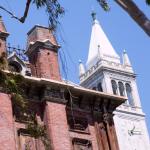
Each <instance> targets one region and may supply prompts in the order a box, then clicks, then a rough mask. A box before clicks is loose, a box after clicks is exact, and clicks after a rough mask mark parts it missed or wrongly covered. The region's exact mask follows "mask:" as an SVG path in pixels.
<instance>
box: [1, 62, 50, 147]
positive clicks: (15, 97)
mask: <svg viewBox="0 0 150 150" xmlns="http://www.w3.org/2000/svg"><path fill="white" fill-rule="evenodd" d="M0 63H1V64H3V59H0ZM1 69H2V68H0V90H2V91H3V92H5V93H8V94H11V100H12V103H13V110H14V111H15V110H17V113H19V114H17V115H19V116H20V117H21V118H20V119H21V120H23V119H26V121H27V122H26V125H27V128H26V129H27V131H28V133H29V134H30V136H32V137H34V138H40V139H41V141H42V142H43V144H44V146H45V149H46V150H49V149H50V148H49V147H50V144H49V143H50V142H49V140H48V138H47V134H46V128H45V126H44V125H40V124H38V122H37V121H36V117H35V114H34V113H30V114H29V103H28V101H27V100H26V99H25V97H24V96H25V93H24V90H23V89H24V86H25V85H27V83H26V81H25V79H24V77H23V76H21V75H19V74H12V73H11V74H8V73H5V72H4V71H2V70H1ZM28 86H29V85H28Z"/></svg>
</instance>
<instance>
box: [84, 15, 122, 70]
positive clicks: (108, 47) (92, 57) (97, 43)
mask: <svg viewBox="0 0 150 150" xmlns="http://www.w3.org/2000/svg"><path fill="white" fill-rule="evenodd" d="M99 59H105V60H108V61H112V62H117V63H120V57H119V55H118V54H117V53H116V51H115V49H114V48H113V46H112V44H111V43H110V41H109V39H108V38H107V36H106V34H105V33H104V31H103V29H102V27H101V25H100V23H99V21H98V20H97V19H96V18H94V19H93V25H92V33H91V39H90V45H89V54H88V60H87V63H86V64H87V68H88V69H90V68H91V67H92V66H93V65H95V64H96V63H97V61H98V60H99Z"/></svg>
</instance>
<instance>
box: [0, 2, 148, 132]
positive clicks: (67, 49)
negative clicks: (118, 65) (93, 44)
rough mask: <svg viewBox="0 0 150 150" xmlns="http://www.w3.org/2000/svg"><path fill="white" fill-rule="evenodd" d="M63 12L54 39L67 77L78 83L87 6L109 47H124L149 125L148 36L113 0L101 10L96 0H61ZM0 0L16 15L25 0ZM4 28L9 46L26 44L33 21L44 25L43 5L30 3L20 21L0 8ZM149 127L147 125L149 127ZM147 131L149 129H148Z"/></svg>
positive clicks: (86, 31)
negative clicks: (27, 10)
mask: <svg viewBox="0 0 150 150" xmlns="http://www.w3.org/2000/svg"><path fill="white" fill-rule="evenodd" d="M136 2H137V4H138V5H139V6H140V8H141V9H142V10H143V11H144V12H145V13H146V14H147V16H148V17H149V18H150V7H148V6H146V4H145V3H144V2H143V1H141V0H137V1H136ZM61 3H62V5H63V6H64V8H65V10H66V13H65V15H64V16H63V18H61V19H60V21H61V24H60V26H59V29H58V33H57V35H58V39H59V43H60V45H61V46H62V48H61V49H60V52H62V51H63V52H64V53H65V57H66V64H67V74H68V75H67V76H68V79H69V80H71V81H73V82H76V83H78V82H79V80H78V60H79V59H81V60H82V61H83V63H86V60H87V55H88V47H89V41H90V34H91V26H92V19H91V15H90V14H91V10H92V9H94V10H95V11H96V12H97V19H98V20H99V22H100V24H101V26H102V27H103V29H104V31H105V33H106V34H107V36H108V38H109V40H110V41H111V43H112V45H113V47H114V48H115V50H116V51H117V53H118V54H120V56H121V55H122V52H123V49H126V51H127V53H128V55H129V57H130V60H131V63H132V65H133V68H134V70H135V72H136V74H137V83H138V87H139V93H140V97H141V102H142V106H143V110H144V112H145V113H146V115H147V122H148V126H150V117H149V114H150V109H149V105H150V100H149V89H150V88H149V85H150V68H149V67H148V66H149V65H150V37H148V36H147V35H146V34H145V33H144V32H143V31H142V30H141V28H140V27H138V25H137V24H136V23H135V22H134V21H133V20H132V19H131V18H130V17H129V16H128V15H127V14H126V13H125V12H124V11H123V10H122V9H121V8H120V7H119V6H118V5H117V4H116V3H115V2H113V1H110V0H109V4H110V6H111V11H110V12H108V13H106V12H104V11H103V10H102V9H101V8H100V7H99V6H98V4H97V2H96V0H74V1H73V0H72V1H71V0H64V1H61ZM0 4H2V5H3V6H5V7H6V8H8V9H10V10H12V11H14V12H15V14H16V15H18V16H21V15H22V14H23V10H24V5H25V1H17V0H14V1H9V0H1V2H0ZM0 14H1V15H2V16H3V20H4V22H5V24H6V27H7V30H8V32H9V33H10V36H9V38H8V42H10V43H11V45H12V46H17V45H18V44H19V45H20V47H22V48H25V47H26V33H27V32H28V31H29V30H30V29H31V28H32V27H33V26H34V25H35V24H40V25H44V26H48V16H47V14H46V13H45V11H44V9H40V10H38V11H37V10H36V8H35V7H34V6H32V7H31V10H30V12H29V16H28V18H27V20H26V22H25V23H24V24H21V23H19V22H17V21H16V20H14V19H12V18H10V16H9V15H7V14H6V13H4V12H3V11H1V10H0ZM149 129H150V128H149ZM149 131H150V130H149Z"/></svg>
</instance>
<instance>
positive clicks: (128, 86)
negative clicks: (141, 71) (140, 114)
mask: <svg viewBox="0 0 150 150" xmlns="http://www.w3.org/2000/svg"><path fill="white" fill-rule="evenodd" d="M126 93H127V97H128V102H129V105H133V97H132V89H131V86H130V84H128V83H126Z"/></svg>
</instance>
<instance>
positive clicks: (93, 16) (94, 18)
mask: <svg viewBox="0 0 150 150" xmlns="http://www.w3.org/2000/svg"><path fill="white" fill-rule="evenodd" d="M91 15H92V19H93V21H95V20H96V12H95V11H92V13H91Z"/></svg>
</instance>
